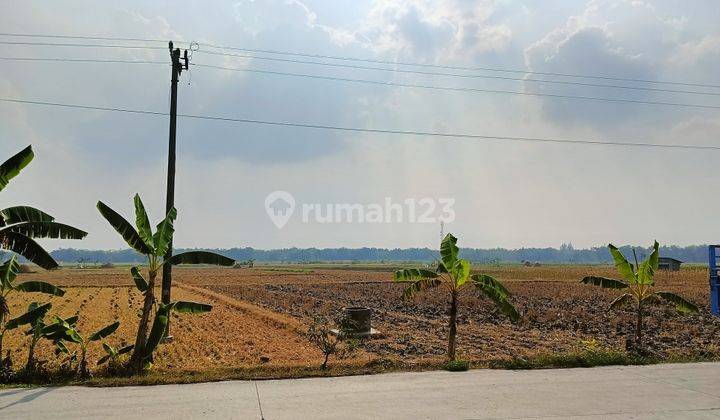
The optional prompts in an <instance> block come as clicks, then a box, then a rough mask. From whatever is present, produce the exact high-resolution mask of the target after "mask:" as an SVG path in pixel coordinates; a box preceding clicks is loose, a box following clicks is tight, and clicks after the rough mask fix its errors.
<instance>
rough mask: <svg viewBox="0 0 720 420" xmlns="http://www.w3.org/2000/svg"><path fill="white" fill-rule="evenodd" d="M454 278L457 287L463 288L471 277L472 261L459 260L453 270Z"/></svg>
mask: <svg viewBox="0 0 720 420" xmlns="http://www.w3.org/2000/svg"><path fill="white" fill-rule="evenodd" d="M452 276H453V279H454V280H455V284H456V285H457V287H460V286H462V285H463V284H465V282H466V281H467V279H468V276H470V261H468V260H463V259H459V260H457V261H455V265H454V266H453V268H452Z"/></svg>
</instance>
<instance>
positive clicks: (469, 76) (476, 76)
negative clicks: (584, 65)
mask: <svg viewBox="0 0 720 420" xmlns="http://www.w3.org/2000/svg"><path fill="white" fill-rule="evenodd" d="M198 52H200V53H202V54H211V55H220V56H227V57H237V58H247V59H253V60H265V61H277V62H284V63H295V64H311V65H317V66H327V67H341V68H349V69H358V70H377V71H385V72H391V73H409V74H420V75H427V76H445V77H459V78H467V79H494V80H512V81H519V82H532V83H549V84H561V85H571V86H585V87H601V88H612V89H628V90H640V91H651V92H663V93H683V94H689V95H707V96H720V92H698V91H692V90H676V89H664V88H652V87H641V86H624V85H608V84H601V83H585V82H572V81H567V80H546V79H532V78H525V77H512V76H493V75H485V74H458V73H441V72H433V71H422V70H408V69H397V68H394V69H390V68H386V67H371V66H360V65H355V64H341V63H323V62H319V61H306V60H295V59H290V58H277V57H261V56H257V55H247V54H232V53H225V52H217V51H198Z"/></svg>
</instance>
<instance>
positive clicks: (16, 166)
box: [0, 146, 35, 191]
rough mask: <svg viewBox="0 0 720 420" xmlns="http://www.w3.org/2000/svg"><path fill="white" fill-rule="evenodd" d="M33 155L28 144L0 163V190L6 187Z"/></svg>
mask: <svg viewBox="0 0 720 420" xmlns="http://www.w3.org/2000/svg"><path fill="white" fill-rule="evenodd" d="M34 156H35V155H34V154H33V151H32V146H28V147H26V148H24V149H23V150H21V151H20V152H18V153H17V154H15V155H14V156H13V157H11V158H10V159H8V160H6V161H5V162H4V163H3V164H2V165H0V191H2V190H4V189H5V187H7V185H8V183H9V182H10V180H11V179H13V178H15V177H16V176H17V174H19V173H20V171H21V170H22V169H23V168H24V167H26V166H27V165H28V164H29V163H30V161H31V160H33V157H34Z"/></svg>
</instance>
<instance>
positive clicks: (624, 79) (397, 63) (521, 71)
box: [199, 43, 720, 88]
mask: <svg viewBox="0 0 720 420" xmlns="http://www.w3.org/2000/svg"><path fill="white" fill-rule="evenodd" d="M199 45H204V46H206V47H210V48H217V49H221V50H231V51H241V52H250V53H265V54H277V55H290V56H297V57H307V58H322V59H328V60H340V61H360V62H366V63H377V64H389V65H393V66H409V67H429V68H439V69H449V70H466V71H490V72H501V73H516V74H535V75H541V76H560V77H570V78H580V79H598V80H615V81H621V82H636V83H637V82H639V83H652V84H667V85H680V86H694V87H710V88H720V84H710V83H695V82H679V81H667V80H666V81H663V80H649V79H639V78H630V77H619V76H603V75H587V74H576V73H560V72H542V71H531V70H525V69H508V68H497V67H470V66H454V65H445V64H427V63H415V62H408V61H389V60H379V59H371V58H355V57H347V56H336V55H325V54H308V53H300V52H293V51H282V50H268V49H258V48H239V47H226V46H222V45H214V44H207V43H200V44H199Z"/></svg>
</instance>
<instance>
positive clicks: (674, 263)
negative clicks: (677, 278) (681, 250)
mask: <svg viewBox="0 0 720 420" xmlns="http://www.w3.org/2000/svg"><path fill="white" fill-rule="evenodd" d="M680 264H682V261H680V260H678V259H675V258H669V257H660V258H658V269H660V270H667V271H680Z"/></svg>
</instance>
